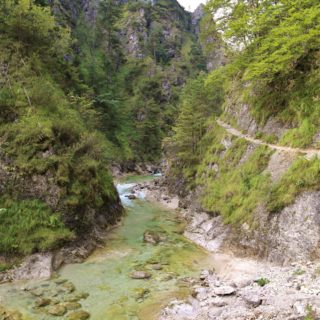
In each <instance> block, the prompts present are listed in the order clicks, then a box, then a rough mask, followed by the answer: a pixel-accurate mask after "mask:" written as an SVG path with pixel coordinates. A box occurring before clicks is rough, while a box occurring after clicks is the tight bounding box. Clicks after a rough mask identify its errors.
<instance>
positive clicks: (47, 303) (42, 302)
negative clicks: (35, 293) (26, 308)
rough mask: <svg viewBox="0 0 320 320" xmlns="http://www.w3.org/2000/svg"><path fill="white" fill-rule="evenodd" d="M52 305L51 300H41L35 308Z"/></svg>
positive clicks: (38, 300)
mask: <svg viewBox="0 0 320 320" xmlns="http://www.w3.org/2000/svg"><path fill="white" fill-rule="evenodd" d="M50 303H51V299H47V298H39V299H37V300H36V302H35V306H36V307H38V308H42V307H46V306H48V305H49V304H50Z"/></svg>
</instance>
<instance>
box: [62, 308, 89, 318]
mask: <svg viewBox="0 0 320 320" xmlns="http://www.w3.org/2000/svg"><path fill="white" fill-rule="evenodd" d="M89 318H90V313H88V312H86V311H84V310H79V311H75V312H72V313H70V314H69V315H68V317H67V319H68V320H87V319H89Z"/></svg>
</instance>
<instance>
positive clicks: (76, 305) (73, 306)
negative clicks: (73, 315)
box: [62, 302, 82, 311]
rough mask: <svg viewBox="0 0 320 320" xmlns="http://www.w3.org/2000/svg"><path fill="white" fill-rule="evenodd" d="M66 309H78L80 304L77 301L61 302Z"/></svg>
mask: <svg viewBox="0 0 320 320" xmlns="http://www.w3.org/2000/svg"><path fill="white" fill-rule="evenodd" d="M62 306H64V307H65V308H66V309H67V310H69V311H70V310H77V309H80V308H81V307H82V306H81V304H80V303H78V302H65V303H63V304H62Z"/></svg>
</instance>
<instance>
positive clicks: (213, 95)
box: [165, 0, 320, 225]
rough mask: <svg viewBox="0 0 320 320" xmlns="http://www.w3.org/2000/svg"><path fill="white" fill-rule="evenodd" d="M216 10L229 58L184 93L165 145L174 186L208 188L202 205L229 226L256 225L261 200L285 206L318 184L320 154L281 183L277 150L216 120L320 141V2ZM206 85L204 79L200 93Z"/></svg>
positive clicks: (267, 137) (290, 141) (282, 139)
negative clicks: (274, 162)
mask: <svg viewBox="0 0 320 320" xmlns="http://www.w3.org/2000/svg"><path fill="white" fill-rule="evenodd" d="M206 10H207V11H208V12H210V13H211V15H212V16H213V17H215V19H214V21H213V20H211V22H209V25H210V28H211V29H210V30H211V31H210V32H211V34H216V35H217V36H218V37H220V38H221V39H222V40H223V42H224V44H225V45H224V47H225V50H226V52H227V56H228V60H227V63H226V64H224V65H222V66H221V67H219V68H217V69H215V70H214V71H212V72H211V73H210V74H209V75H208V76H207V77H204V78H203V77H202V78H201V77H200V78H198V79H197V80H196V82H194V83H193V84H191V85H190V87H189V88H188V92H187V93H186V94H184V95H182V98H181V103H180V114H179V116H178V120H177V122H176V124H175V126H174V134H173V136H172V137H170V138H168V139H167V141H166V144H165V145H166V150H167V156H168V157H169V158H170V159H171V161H170V174H169V176H170V180H169V182H170V184H171V185H172V184H175V185H176V184H177V181H179V184H180V187H181V186H183V187H182V189H181V192H182V193H183V192H185V190H195V189H197V190H198V191H199V190H201V192H200V194H201V196H200V202H201V204H202V207H203V208H204V209H205V210H206V211H208V212H211V213H213V214H220V215H222V216H223V218H224V221H225V222H226V223H233V224H237V223H239V222H249V223H250V224H252V225H253V224H254V223H253V220H254V213H255V211H256V209H257V208H258V206H259V205H264V206H266V207H267V209H268V210H269V211H270V212H279V211H280V210H281V209H283V208H284V207H285V206H288V205H289V204H292V203H293V202H294V200H295V199H296V197H297V196H298V195H299V194H301V193H302V192H303V191H307V190H318V189H319V186H320V170H319V168H320V167H319V164H320V160H319V159H317V158H315V159H312V160H311V161H309V160H307V159H305V158H304V157H297V159H296V161H295V162H294V163H293V164H292V166H291V167H290V165H288V166H289V167H290V168H289V170H288V171H286V172H285V173H283V174H282V176H281V177H280V179H278V180H277V181H273V180H272V178H271V172H270V171H269V170H268V164H269V162H270V157H271V156H272V154H273V151H272V150H270V149H269V148H267V147H257V146H254V145H250V144H248V143H247V142H246V141H245V140H244V139H241V138H236V137H233V136H231V135H230V134H228V133H227V132H226V130H225V129H223V128H221V127H220V126H218V125H217V123H216V119H217V117H222V119H223V120H224V121H225V122H227V123H229V124H231V125H232V126H234V127H235V128H238V129H240V130H243V131H244V132H249V133H250V134H251V135H253V137H256V138H260V139H263V140H264V141H266V142H272V143H275V144H279V145H286V146H291V147H300V148H307V147H314V148H318V147H319V145H318V139H317V134H318V132H319V122H318V121H319V112H320V99H319V92H320V91H319V89H320V78H319V75H320V72H319V71H320V70H319V63H320V51H319V45H320V43H319V41H320V5H319V3H318V2H317V1H313V0H304V1H294V0H293V1H290V0H288V1H286V0H283V1H277V2H276V3H274V2H272V1H267V0H266V1H250V2H246V1H237V2H234V1H228V0H227V1H217V0H212V1H209V3H208V5H207V8H206ZM207 23H208V22H207ZM207 29H208V28H207ZM204 35H205V34H204ZM211 47H212V46H211ZM197 81H202V83H203V84H202V86H201V90H202V92H201V94H200V95H198V96H197V92H198V90H199V88H198V86H197V85H196V83H197ZM206 99H208V102H204V104H203V103H201V101H206ZM271 124H272V125H271ZM278 127H279V129H277V128H278ZM268 128H269V129H268ZM276 129H277V130H276ZM276 132H279V134H277V135H276V134H275V133H276ZM171 173H173V175H174V176H175V178H172V175H171ZM198 193H199V192H198Z"/></svg>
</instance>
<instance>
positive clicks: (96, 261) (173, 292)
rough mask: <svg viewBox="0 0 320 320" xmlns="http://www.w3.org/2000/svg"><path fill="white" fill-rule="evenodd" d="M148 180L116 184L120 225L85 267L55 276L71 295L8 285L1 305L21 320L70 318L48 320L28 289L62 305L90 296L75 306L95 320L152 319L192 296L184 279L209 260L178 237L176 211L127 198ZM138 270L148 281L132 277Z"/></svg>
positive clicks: (49, 286) (0, 290)
mask: <svg viewBox="0 0 320 320" xmlns="http://www.w3.org/2000/svg"><path fill="white" fill-rule="evenodd" d="M148 179H153V177H130V178H127V179H126V180H125V181H122V182H121V183H120V184H118V191H119V193H120V196H121V199H122V202H123V205H124V206H125V207H126V211H127V214H126V216H125V217H124V219H123V221H122V224H121V226H119V227H118V228H116V229H114V230H113V231H111V233H110V235H109V237H108V240H107V241H106V244H105V246H104V247H103V248H100V249H98V250H96V251H95V253H94V254H93V255H92V256H91V257H90V258H89V259H87V260H86V261H85V262H84V263H81V264H71V265H67V266H65V267H63V268H62V269H61V270H60V271H59V274H58V275H57V279H58V282H59V280H61V279H65V280H68V283H69V282H71V283H72V284H73V285H74V286H75V291H74V292H72V293H68V294H67V293H65V292H64V291H63V285H62V287H60V284H59V285H58V284H56V282H57V281H56V280H55V279H52V280H49V281H40V282H32V283H25V282H24V283H16V284H6V285H2V286H0V305H4V306H5V307H9V308H11V309H15V310H18V311H20V312H21V313H23V315H24V316H25V317H26V318H25V319H32V320H38V319H39V320H49V319H68V317H69V315H70V313H71V311H70V312H69V313H67V314H65V315H63V316H61V317H57V316H56V317H52V316H50V315H48V313H47V311H48V309H49V308H50V306H47V307H43V308H35V301H36V299H39V298H36V297H35V296H34V295H33V294H31V293H30V290H29V291H23V290H21V288H22V287H24V288H25V287H27V288H28V286H29V288H30V287H31V288H32V289H34V291H37V290H38V291H39V288H40V289H41V290H44V293H43V295H42V297H43V296H46V297H49V298H50V299H52V301H55V303H63V301H67V300H68V299H69V298H70V297H72V296H77V294H79V292H85V293H88V294H89V296H88V297H87V298H85V299H82V300H80V301H79V303H81V305H82V309H83V310H85V311H87V312H89V313H90V314H91V317H90V319H93V320H122V319H123V320H129V319H130V320H138V319H140V320H152V319H156V318H157V314H158V313H159V311H160V310H161V308H162V307H163V306H165V304H166V303H168V301H170V300H172V299H174V298H183V297H185V296H186V295H188V294H190V292H189V288H188V287H189V286H188V283H187V281H186V278H187V277H192V276H195V275H198V274H199V272H200V271H201V270H202V269H203V268H205V267H208V266H209V264H210V256H209V255H208V254H207V252H205V251H204V250H203V249H201V248H200V247H198V246H196V245H195V244H193V243H191V242H190V241H189V240H187V239H186V238H185V237H183V236H182V230H183V223H182V222H181V220H180V219H179V218H178V216H177V213H176V212H175V211H169V210H166V209H164V208H163V207H161V206H160V205H157V204H155V203H150V202H147V201H145V200H144V195H143V193H141V194H140V195H139V197H138V199H136V200H132V201H131V200H129V199H128V198H127V197H126V195H128V194H130V192H131V190H132V188H133V187H134V185H135V184H136V183H138V182H140V181H146V180H148ZM146 230H150V231H152V232H155V233H157V234H158V235H160V236H161V237H162V238H163V239H164V241H163V242H160V243H159V244H157V245H152V244H148V243H144V241H143V234H144V232H145V231H146ZM155 266H156V268H155ZM159 266H160V267H161V268H159ZM154 269H161V270H154ZM140 270H141V271H146V272H148V273H150V274H151V275H152V277H151V278H150V279H148V280H136V279H132V278H131V277H130V274H131V273H132V272H134V271H140ZM38 293H39V292H38ZM40 293H42V292H40ZM0 318H1V315H0Z"/></svg>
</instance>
